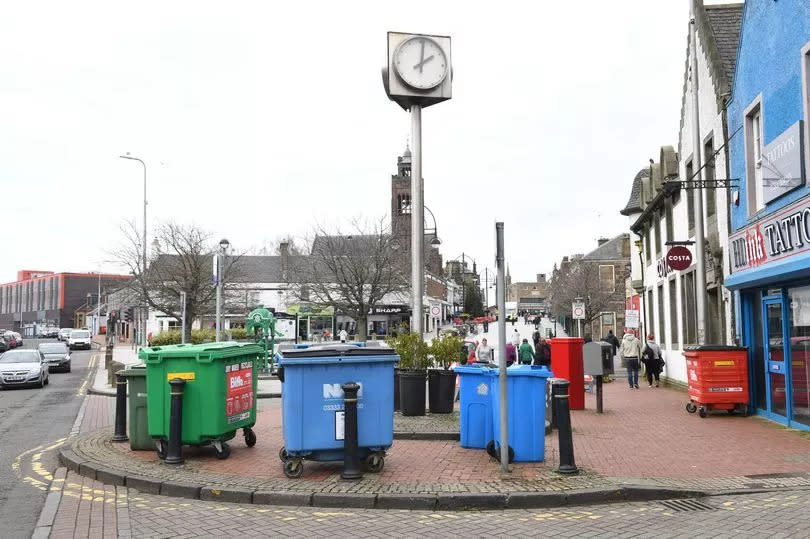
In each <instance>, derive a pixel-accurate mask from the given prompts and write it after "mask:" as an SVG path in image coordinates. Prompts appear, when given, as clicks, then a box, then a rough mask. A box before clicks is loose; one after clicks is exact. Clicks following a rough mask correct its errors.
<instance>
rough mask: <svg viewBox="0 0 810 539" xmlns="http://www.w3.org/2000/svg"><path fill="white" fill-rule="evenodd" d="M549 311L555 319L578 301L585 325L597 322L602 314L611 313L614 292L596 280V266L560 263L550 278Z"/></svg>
mask: <svg viewBox="0 0 810 539" xmlns="http://www.w3.org/2000/svg"><path fill="white" fill-rule="evenodd" d="M549 288H550V290H551V294H550V300H551V309H552V312H554V313H555V314H557V315H560V314H565V315H566V316H568V313H570V312H571V304H572V303H573V302H574V301H575V300H577V299H580V300H581V301H583V302H584V303H585V320H583V322H584V323H585V324H587V323H589V322H591V321H593V320H595V319H597V318H599V315H600V314H601V313H602V312H605V311H612V310H613V309H612V308H611V301H612V299H613V295H614V290H613V289H612V283H611V286H610V287H608V286H605V285H604V284H603V283H602V282H601V281H600V279H599V264H598V263H595V262H591V261H588V260H584V259H582V258H574V259H573V260H571V261H564V262H563V264H562V265H561V266H560V267H559V268H557V266H556V264H555V266H554V271H553V273H552V275H551V283H550V287H549Z"/></svg>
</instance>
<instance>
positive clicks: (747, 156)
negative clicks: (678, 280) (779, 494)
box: [726, 0, 810, 430]
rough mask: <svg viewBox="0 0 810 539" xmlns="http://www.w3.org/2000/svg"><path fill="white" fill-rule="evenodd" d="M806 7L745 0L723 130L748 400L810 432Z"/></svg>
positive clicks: (796, 0)
mask: <svg viewBox="0 0 810 539" xmlns="http://www.w3.org/2000/svg"><path fill="white" fill-rule="evenodd" d="M808 96H810V9H809V8H808V5H807V2H806V1H803V0H780V1H779V2H772V1H765V0H756V1H749V2H746V5H745V10H744V15H743V27H742V38H741V40H740V47H739V54H738V57H737V74H736V77H735V79H734V85H733V89H732V95H731V102H730V104H729V107H728V129H729V132H731V133H735V132H739V133H740V135H739V136H737V137H734V138H733V139H732V140H731V142H730V169H731V177H732V178H738V179H739V187H738V188H737V189H736V190H735V191H734V192H733V193H732V202H731V223H732V233H731V236H730V238H729V246H730V247H729V250H730V252H731V256H730V261H729V266H730V269H731V275H730V276H729V277H728V279H727V280H726V286H727V287H728V288H730V289H731V290H733V291H734V294H735V297H736V298H737V299H738V301H737V308H736V315H737V316H736V329H737V332H738V334H739V335H740V336H741V341H742V344H743V345H745V346H746V347H747V348H748V354H749V379H750V394H751V402H750V404H751V407H752V408H753V409H754V410H756V411H757V412H758V413H759V414H760V415H763V416H766V417H768V418H770V419H773V420H776V421H779V422H781V423H783V424H786V425H789V426H792V427H795V428H799V429H804V430H810V189H808V186H807V183H806V180H807V175H808V165H809V164H810V163H808V158H810V150H808V141H810V136H808V131H807V130H808V119H809V118H808V115H809V114H810V98H809V97H808Z"/></svg>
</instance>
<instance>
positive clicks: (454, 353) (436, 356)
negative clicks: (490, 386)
mask: <svg viewBox="0 0 810 539" xmlns="http://www.w3.org/2000/svg"><path fill="white" fill-rule="evenodd" d="M463 344H464V343H463V341H462V340H461V339H460V338H458V337H456V336H453V335H445V336H444V337H443V338H441V339H433V342H432V343H431V344H430V355H431V356H433V361H434V364H435V366H436V367H438V368H435V369H430V370H429V371H428V403H429V407H430V413H431V414H449V413H452V412H453V401H454V400H455V396H456V373H455V371H453V370H451V369H450V365H451V364H452V363H454V362H459V363H461V361H462V359H463V357H464V354H463V352H462V345H463Z"/></svg>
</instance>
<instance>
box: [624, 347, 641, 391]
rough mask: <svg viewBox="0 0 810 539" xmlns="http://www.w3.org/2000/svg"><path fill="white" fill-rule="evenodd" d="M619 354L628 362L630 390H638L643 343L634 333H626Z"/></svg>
mask: <svg viewBox="0 0 810 539" xmlns="http://www.w3.org/2000/svg"><path fill="white" fill-rule="evenodd" d="M619 354H620V356H621V358H622V359H624V360H626V361H627V383H628V384H630V389H634V388H635V389H638V369H639V358H640V357H641V342H640V341H639V340H638V339H637V338H636V336H635V335H633V334H632V333H625V334H624V338H623V339H622V345H621V347H620V348H619Z"/></svg>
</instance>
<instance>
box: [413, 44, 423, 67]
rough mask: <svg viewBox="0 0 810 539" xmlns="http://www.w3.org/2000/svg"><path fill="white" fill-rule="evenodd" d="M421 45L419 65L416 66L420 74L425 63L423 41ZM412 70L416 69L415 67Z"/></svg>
mask: <svg viewBox="0 0 810 539" xmlns="http://www.w3.org/2000/svg"><path fill="white" fill-rule="evenodd" d="M421 43H422V52H421V53H420V54H419V63H418V64H416V65H418V66H419V72H420V73H421V72H422V64H424V63H425V40H424V39H422V40H421ZM414 69H416V67H414Z"/></svg>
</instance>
